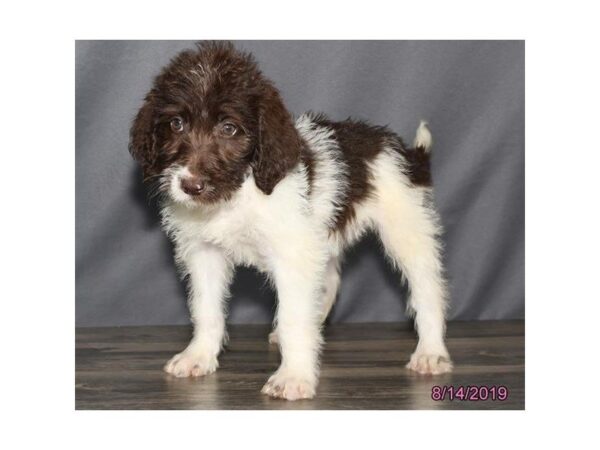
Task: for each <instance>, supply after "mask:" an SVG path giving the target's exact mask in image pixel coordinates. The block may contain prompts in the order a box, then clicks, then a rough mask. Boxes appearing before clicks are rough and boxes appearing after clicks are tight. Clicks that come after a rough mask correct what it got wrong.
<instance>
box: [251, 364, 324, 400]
mask: <svg viewBox="0 0 600 450" xmlns="http://www.w3.org/2000/svg"><path fill="white" fill-rule="evenodd" d="M316 387H317V383H316V381H312V380H310V379H309V378H307V377H303V376H298V375H295V374H294V373H292V372H288V371H285V370H278V371H277V372H275V373H274V374H273V375H271V378H269V381H267V383H266V384H265V385H264V387H263V388H262V391H261V392H262V393H263V394H266V395H268V396H270V397H274V398H283V399H285V400H300V399H304V398H313V397H314V396H315V390H316Z"/></svg>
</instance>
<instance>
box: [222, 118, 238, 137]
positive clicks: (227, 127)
mask: <svg viewBox="0 0 600 450" xmlns="http://www.w3.org/2000/svg"><path fill="white" fill-rule="evenodd" d="M237 130H238V129H237V127H236V126H235V125H234V124H232V123H231V122H227V123H224V124H223V126H221V133H223V135H225V136H227V137H231V136H234V135H235V133H237Z"/></svg>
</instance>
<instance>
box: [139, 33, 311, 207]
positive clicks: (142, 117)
mask: <svg viewBox="0 0 600 450" xmlns="http://www.w3.org/2000/svg"><path fill="white" fill-rule="evenodd" d="M301 145H302V141H301V139H300V137H299V135H298V132H297V131H296V129H295V128H294V125H293V122H292V118H291V116H290V114H289V113H288V112H287V110H286V109H285V107H284V105H283V102H282V100H281V97H280V96H279V93H278V92H277V90H276V89H275V87H274V86H273V84H272V83H271V82H270V81H269V80H267V79H266V78H265V77H263V75H262V74H261V72H260V71H259V70H258V68H257V66H256V63H255V62H254V60H253V58H252V56H251V55H249V54H246V53H242V52H239V51H236V50H235V49H234V47H233V46H232V45H231V44H229V43H205V44H199V45H198V46H197V49H195V50H189V51H184V52H182V53H180V54H179V55H178V56H176V57H175V58H174V59H173V60H172V61H171V62H170V63H169V65H168V66H167V67H165V68H164V69H163V71H162V72H161V73H160V74H159V75H158V76H157V77H156V79H155V80H154V85H153V87H152V89H151V90H150V92H149V93H148V95H147V96H146V98H145V101H144V104H143V106H142V108H141V109H140V111H139V112H138V114H137V116H136V118H135V120H134V123H133V126H132V127H131V133H130V143H129V151H130V152H131V154H132V155H133V157H134V159H135V160H137V161H138V162H139V163H140V164H141V166H142V170H143V174H144V179H145V180H155V181H158V182H159V186H160V189H161V190H162V191H164V192H167V193H168V194H169V195H170V197H171V198H172V199H173V200H175V201H178V202H181V203H186V204H188V205H195V204H201V203H214V202H217V201H219V200H223V199H228V198H229V197H230V196H231V194H232V193H233V192H234V191H235V190H236V189H238V188H239V187H240V186H241V184H242V183H243V181H244V179H245V178H246V176H248V174H249V173H250V172H251V171H252V173H253V175H254V180H255V183H256V185H257V186H258V188H259V189H260V190H261V191H263V192H264V193H265V194H270V193H271V192H272V191H273V189H274V187H275V185H276V184H277V183H278V182H279V181H281V179H282V178H283V177H284V176H285V175H286V173H287V172H288V171H289V170H290V169H291V168H293V167H294V166H295V165H296V163H297V162H298V159H299V155H300V147H301Z"/></svg>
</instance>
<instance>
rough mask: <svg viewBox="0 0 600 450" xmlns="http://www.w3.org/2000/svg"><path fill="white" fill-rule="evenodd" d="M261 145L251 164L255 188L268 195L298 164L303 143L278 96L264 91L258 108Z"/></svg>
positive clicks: (267, 87) (269, 86)
mask: <svg viewBox="0 0 600 450" xmlns="http://www.w3.org/2000/svg"><path fill="white" fill-rule="evenodd" d="M258 129H259V131H258V142H257V145H256V150H255V153H254V159H253V161H252V170H253V173H254V181H255V183H256V186H257V187H258V188H259V189H260V190H261V191H263V192H264V193H265V194H267V195H269V194H271V192H273V189H274V188H275V186H276V185H277V183H279V182H280V181H281V180H282V179H283V178H284V177H285V176H286V174H287V173H288V171H289V170H290V169H292V168H294V166H296V164H297V163H298V160H299V158H300V147H301V145H302V141H301V139H300V136H299V135H298V131H297V130H296V128H295V127H294V123H293V122H292V117H291V116H290V114H289V113H288V111H287V110H286V109H285V106H284V105H283V101H282V100H281V97H280V96H279V92H277V90H276V89H275V88H274V87H273V86H271V85H267V86H266V87H265V93H264V94H263V96H262V99H261V104H260V106H259V119H258Z"/></svg>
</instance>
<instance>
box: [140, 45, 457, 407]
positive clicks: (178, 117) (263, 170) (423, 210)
mask: <svg viewBox="0 0 600 450" xmlns="http://www.w3.org/2000/svg"><path fill="white" fill-rule="evenodd" d="M430 145H431V134H430V132H429V130H428V128H427V126H426V124H425V123H421V125H420V126H419V128H418V129H417V133H416V138H415V142H414V148H408V147H407V146H405V145H404V144H403V142H402V140H401V139H400V137H398V136H397V135H396V134H394V133H393V132H392V131H390V130H389V129H387V128H385V127H380V126H372V125H369V124H366V123H364V122H359V121H354V120H350V119H349V120H345V121H343V122H334V121H331V120H329V119H328V118H327V117H325V116H324V115H322V114H312V113H307V114H304V115H302V116H300V117H299V118H297V119H296V120H295V121H294V120H293V119H292V117H291V115H290V113H289V112H288V111H287V110H286V108H285V106H284V104H283V102H282V99H281V97H280V95H279V92H278V91H277V89H276V88H275V87H274V86H273V84H272V82H271V81H269V80H268V79H267V78H265V77H264V76H263V75H262V73H261V72H260V70H259V69H258V67H257V65H256V63H255V61H254V59H253V57H252V56H251V55H249V54H247V53H243V52H240V51H237V50H236V49H235V48H234V47H233V46H232V45H231V44H228V43H205V44H199V45H198V46H197V48H196V49H194V50H189V51H184V52H182V53H180V54H179V55H178V56H176V57H175V58H174V59H173V60H172V61H171V62H170V63H169V65H168V66H167V67H165V68H164V69H163V70H162V72H161V73H160V74H159V75H158V76H157V77H156V79H155V80H154V85H153V87H152V89H151V90H150V92H149V93H148V94H147V96H146V98H145V101H144V104H143V106H142V108H141V109H140V110H139V112H138V114H137V117H136V118H135V120H134V123H133V125H132V128H131V139H130V145H129V150H130V152H131V154H132V155H133V157H134V159H135V160H136V161H138V162H139V163H140V164H141V167H142V170H143V175H144V178H145V180H146V181H149V182H153V183H154V185H155V187H156V189H157V192H159V194H160V197H161V202H160V203H161V216H162V225H163V227H164V229H165V230H166V232H167V233H168V235H169V236H170V238H171V239H172V240H173V242H174V246H175V259H176V262H177V264H178V265H179V267H180V269H181V271H182V272H183V273H184V274H185V275H186V276H188V277H189V283H190V290H189V291H190V294H189V309H190V312H191V318H192V322H193V324H194V335H193V338H192V340H191V342H190V343H189V345H188V346H187V348H186V349H185V350H183V351H182V352H181V353H179V354H177V355H175V356H174V357H173V358H172V359H171V360H170V361H169V362H168V363H167V364H166V366H165V368H164V369H165V371H166V372H168V373H170V374H172V375H174V376H176V377H190V376H191V377H198V376H202V375H206V374H209V373H212V372H214V371H215V370H216V369H217V367H218V361H217V357H218V355H219V352H220V351H221V349H222V346H223V342H224V341H225V340H226V331H225V304H224V303H225V301H226V299H227V297H228V286H229V284H230V282H231V279H232V276H233V272H234V267H235V266H237V265H246V266H250V265H251V266H255V267H257V268H258V269H259V270H260V271H262V272H264V273H265V274H267V276H268V277H269V279H270V280H271V281H272V283H273V284H274V286H275V287H276V289H277V294H278V307H277V314H276V320H275V323H276V325H275V327H274V331H273V333H271V335H270V340H271V341H272V342H277V343H278V345H279V348H280V352H281V365H280V367H279V368H278V369H277V371H276V372H275V373H274V374H273V375H272V376H271V377H270V378H269V379H268V381H267V382H266V384H265V386H264V387H263V389H262V392H263V393H265V394H267V395H269V396H271V397H277V398H284V399H287V400H296V399H303V398H312V397H313V396H314V395H315V389H316V387H317V383H318V375H319V351H320V348H321V345H322V343H323V340H322V337H321V326H322V324H323V322H324V321H325V319H326V318H327V315H328V313H329V311H330V310H331V307H332V305H333V304H334V302H335V299H336V294H337V290H338V287H339V284H340V260H341V258H342V256H343V253H344V251H345V250H346V249H347V248H348V247H349V246H350V245H352V244H353V243H355V242H356V241H357V240H358V239H359V238H360V237H361V236H362V235H363V234H364V233H365V232H366V231H367V230H371V229H372V230H374V231H375V232H376V233H377V234H378V235H379V237H380V238H381V241H382V243H383V245H384V247H385V250H386V253H387V256H388V257H389V259H390V260H391V262H392V263H393V265H394V266H395V267H396V268H398V269H399V270H401V272H402V274H403V275H404V277H405V278H406V280H407V281H408V283H409V286H410V291H411V298H410V302H409V310H410V311H411V312H414V314H415V315H416V317H415V322H416V328H417V330H418V333H419V343H418V345H417V348H416V350H415V352H414V353H413V354H412V356H411V358H410V361H409V363H408V364H407V367H408V368H409V369H411V370H414V371H416V372H419V373H422V374H439V373H443V372H448V371H450V370H451V368H452V363H451V361H450V356H449V354H448V351H447V349H446V345H445V343H444V331H445V320H444V310H445V304H446V289H445V282H444V278H443V270H442V264H441V260H440V247H441V245H440V242H439V240H438V239H439V238H438V236H439V234H440V231H441V228H440V224H439V220H438V216H437V214H436V212H435V210H434V208H433V204H432V200H431V175H430V170H429V148H430Z"/></svg>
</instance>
